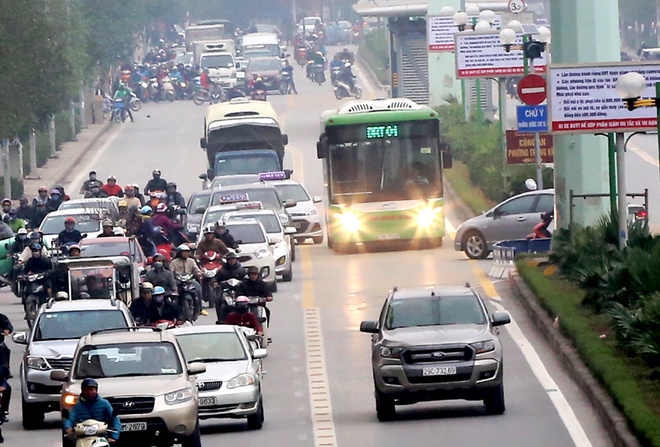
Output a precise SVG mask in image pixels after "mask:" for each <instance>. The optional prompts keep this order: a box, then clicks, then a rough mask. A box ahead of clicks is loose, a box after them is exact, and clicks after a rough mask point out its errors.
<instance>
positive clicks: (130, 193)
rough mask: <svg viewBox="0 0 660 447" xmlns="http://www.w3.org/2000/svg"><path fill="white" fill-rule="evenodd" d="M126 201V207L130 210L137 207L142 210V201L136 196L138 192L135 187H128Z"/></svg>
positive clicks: (125, 192) (125, 190)
mask: <svg viewBox="0 0 660 447" xmlns="http://www.w3.org/2000/svg"><path fill="white" fill-rule="evenodd" d="M124 194H125V195H124V200H125V201H126V206H127V207H128V208H130V207H132V206H136V207H138V208H142V201H141V200H140V198H139V197H137V196H136V190H135V187H134V186H133V185H126V188H125V189H124Z"/></svg>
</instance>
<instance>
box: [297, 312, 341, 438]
mask: <svg viewBox="0 0 660 447" xmlns="http://www.w3.org/2000/svg"><path fill="white" fill-rule="evenodd" d="M322 333H323V332H322V330H321V314H320V312H319V309H318V308H316V307H309V308H306V309H305V350H306V352H307V378H308V381H309V403H310V406H311V410H312V430H313V432H314V445H315V446H316V447H336V446H337V436H336V434H335V422H334V420H333V418H332V404H331V403H330V388H329V386H328V371H327V368H326V363H325V349H324V347H323V336H322V335H321V334H322Z"/></svg>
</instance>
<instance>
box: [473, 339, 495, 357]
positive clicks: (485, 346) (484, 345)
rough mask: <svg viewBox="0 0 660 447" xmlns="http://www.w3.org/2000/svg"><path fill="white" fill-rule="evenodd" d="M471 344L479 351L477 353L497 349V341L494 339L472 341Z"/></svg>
mask: <svg viewBox="0 0 660 447" xmlns="http://www.w3.org/2000/svg"><path fill="white" fill-rule="evenodd" d="M470 346H472V347H473V348H474V350H475V351H476V352H477V355H479V354H484V353H486V352H490V351H494V350H495V343H494V342H493V341H492V340H486V341H480V342H478V343H472V344H471V345H470Z"/></svg>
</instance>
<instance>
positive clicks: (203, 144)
mask: <svg viewBox="0 0 660 447" xmlns="http://www.w3.org/2000/svg"><path fill="white" fill-rule="evenodd" d="M199 146H200V147H201V148H202V149H206V138H204V137H202V138H200V139H199Z"/></svg>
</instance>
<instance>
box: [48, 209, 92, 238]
mask: <svg viewBox="0 0 660 447" xmlns="http://www.w3.org/2000/svg"><path fill="white" fill-rule="evenodd" d="M67 217H69V216H67V215H60V216H46V219H44V222H43V223H42V224H41V228H40V229H39V230H40V231H41V232H42V233H43V234H59V233H60V232H61V231H62V230H64V221H65V220H66V219H67ZM72 217H73V218H74V219H75V220H76V230H78V231H80V232H81V233H95V232H98V231H101V216H99V215H98V214H74V215H72Z"/></svg>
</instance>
